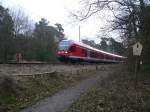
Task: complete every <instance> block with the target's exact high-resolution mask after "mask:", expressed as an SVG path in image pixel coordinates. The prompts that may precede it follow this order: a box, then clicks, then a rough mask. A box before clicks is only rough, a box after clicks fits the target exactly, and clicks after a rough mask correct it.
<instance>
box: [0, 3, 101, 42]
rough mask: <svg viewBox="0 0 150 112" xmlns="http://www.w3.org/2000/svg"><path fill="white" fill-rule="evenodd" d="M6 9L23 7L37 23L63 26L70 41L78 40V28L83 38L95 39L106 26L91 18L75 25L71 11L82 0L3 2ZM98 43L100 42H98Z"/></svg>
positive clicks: (76, 7)
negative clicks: (44, 21)
mask: <svg viewBox="0 0 150 112" xmlns="http://www.w3.org/2000/svg"><path fill="white" fill-rule="evenodd" d="M2 1H3V5H5V6H6V7H9V8H12V7H22V8H23V9H24V10H25V12H26V13H27V14H28V16H29V18H31V19H33V20H34V21H35V22H37V21H39V20H40V18H42V17H44V18H46V19H47V20H48V21H49V22H50V24H51V25H53V24H55V23H60V24H62V26H63V28H64V30H65V31H64V33H65V34H66V36H67V38H68V39H73V40H78V37H79V36H78V35H79V33H78V27H79V24H80V27H81V38H82V39H83V38H85V37H88V38H93V39H95V40H96V38H95V37H96V34H97V32H98V31H99V29H100V27H102V26H103V25H104V21H103V20H99V19H97V18H94V17H93V18H91V19H89V20H87V21H85V22H83V23H78V24H77V23H73V22H72V20H71V18H70V17H69V11H70V10H75V9H78V8H79V1H80V0H2ZM96 41H98V40H96Z"/></svg>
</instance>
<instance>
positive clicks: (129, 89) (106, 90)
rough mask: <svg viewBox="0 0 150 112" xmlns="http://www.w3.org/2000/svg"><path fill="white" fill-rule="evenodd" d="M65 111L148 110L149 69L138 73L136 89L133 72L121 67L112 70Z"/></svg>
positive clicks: (117, 111)
mask: <svg viewBox="0 0 150 112" xmlns="http://www.w3.org/2000/svg"><path fill="white" fill-rule="evenodd" d="M146 70H147V71H146ZM66 112H150V69H147V67H146V68H144V69H142V70H141V72H140V73H139V74H138V85H137V88H136V89H135V76H134V73H131V72H127V71H126V70H123V69H120V70H117V72H113V73H112V74H111V75H110V77H108V78H106V79H103V80H102V81H101V82H100V83H99V85H98V86H97V87H95V88H92V89H91V90H89V91H88V92H87V93H85V94H83V95H82V96H81V97H80V98H79V99H78V100H77V101H76V102H75V103H74V104H73V105H72V106H71V107H70V108H69V109H68V110H67V111H66Z"/></svg>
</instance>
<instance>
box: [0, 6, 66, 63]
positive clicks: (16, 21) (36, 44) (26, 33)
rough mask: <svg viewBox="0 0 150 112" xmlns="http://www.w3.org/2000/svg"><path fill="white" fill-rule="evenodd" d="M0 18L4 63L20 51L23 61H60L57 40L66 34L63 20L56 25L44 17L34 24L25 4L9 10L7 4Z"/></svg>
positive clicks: (2, 60) (13, 58)
mask: <svg viewBox="0 0 150 112" xmlns="http://www.w3.org/2000/svg"><path fill="white" fill-rule="evenodd" d="M0 18H1V19H0V26H1V27H0V51H1V53H0V63H8V62H10V60H15V54H16V53H21V57H22V58H21V61H22V60H27V61H30V60H34V61H49V62H56V61H57V59H56V50H57V43H58V42H59V41H61V40H62V39H63V38H64V34H63V32H64V29H63V27H62V25H61V24H60V23H56V24H55V26H56V27H54V26H51V25H49V22H48V21H47V20H46V19H44V18H41V20H40V21H39V22H37V23H36V24H35V28H34V27H33V26H32V24H33V23H31V22H30V20H29V17H28V16H26V15H25V13H24V12H23V10H22V9H21V8H20V9H17V8H16V9H11V10H8V9H5V8H4V7H3V6H0ZM12 46H13V47H12Z"/></svg>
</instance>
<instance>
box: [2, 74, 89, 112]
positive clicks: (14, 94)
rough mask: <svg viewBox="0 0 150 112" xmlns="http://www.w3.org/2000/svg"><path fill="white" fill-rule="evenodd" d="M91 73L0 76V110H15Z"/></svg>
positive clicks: (7, 111) (12, 111)
mask: <svg viewBox="0 0 150 112" xmlns="http://www.w3.org/2000/svg"><path fill="white" fill-rule="evenodd" d="M91 74H92V71H91V72H89V73H85V74H81V73H77V74H60V73H53V74H46V75H37V76H25V77H24V76H17V77H15V78H14V77H10V76H3V77H1V78H0V112H17V111H19V110H20V109H23V108H25V107H27V106H29V105H32V104H34V103H35V102H37V101H39V100H41V99H43V98H45V97H47V96H51V95H53V94H54V93H56V92H58V91H59V90H61V89H64V88H67V87H68V86H71V85H74V84H75V83H77V82H78V81H81V80H82V79H85V78H86V77H89V76H90V75H91Z"/></svg>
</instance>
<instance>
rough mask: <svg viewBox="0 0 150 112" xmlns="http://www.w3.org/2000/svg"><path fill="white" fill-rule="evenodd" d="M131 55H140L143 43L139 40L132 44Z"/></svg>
mask: <svg viewBox="0 0 150 112" xmlns="http://www.w3.org/2000/svg"><path fill="white" fill-rule="evenodd" d="M132 47H133V55H134V56H140V55H141V52H142V48H143V45H142V44H141V43H140V42H137V43H135V44H134V45H133V46H132Z"/></svg>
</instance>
